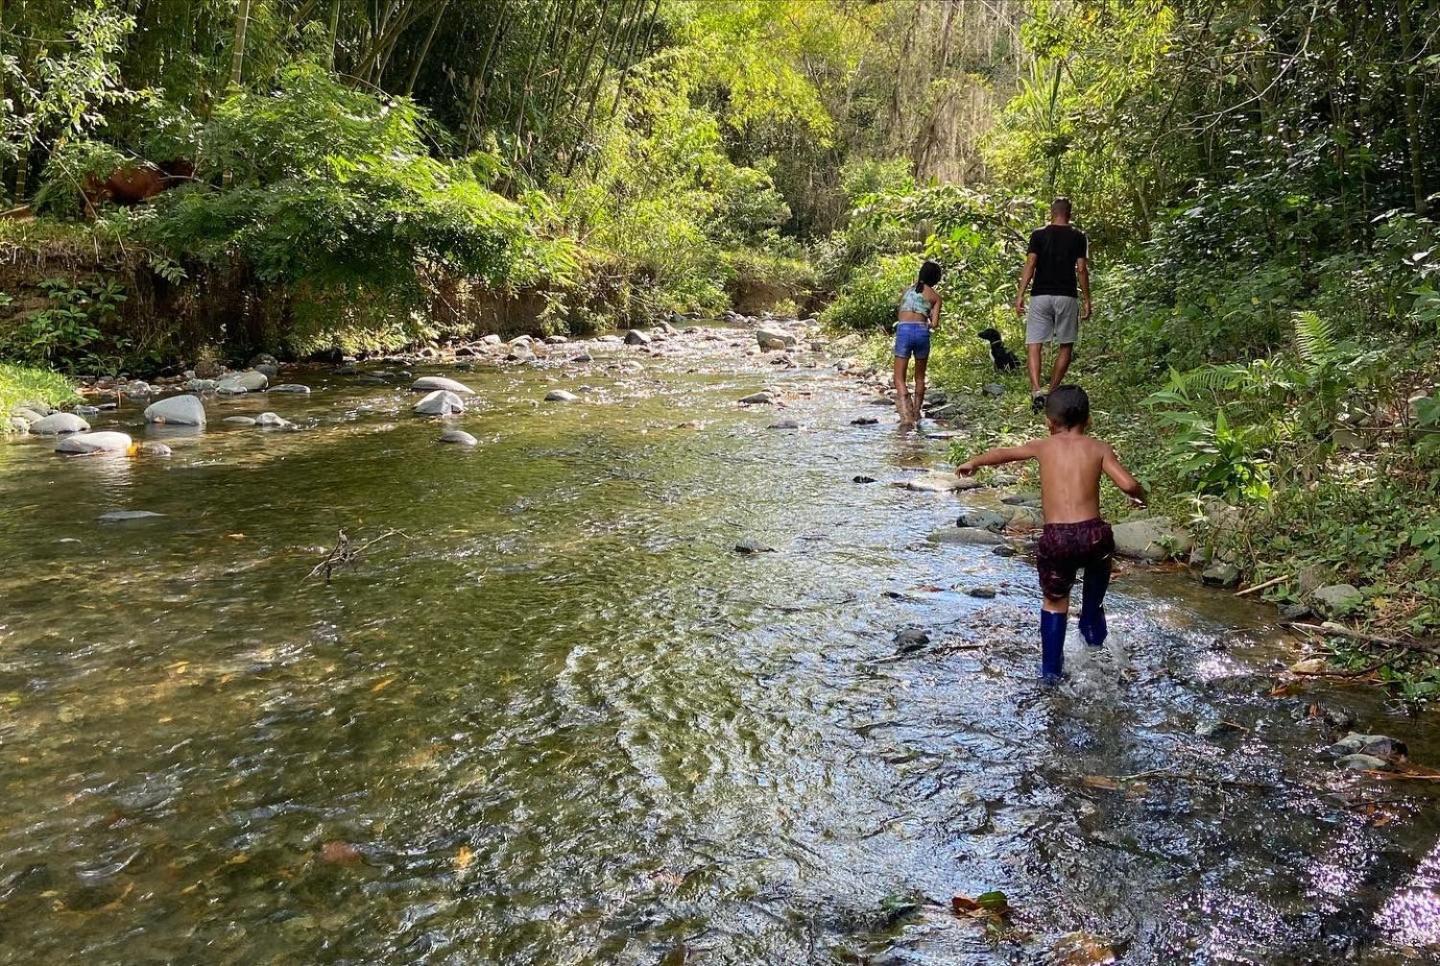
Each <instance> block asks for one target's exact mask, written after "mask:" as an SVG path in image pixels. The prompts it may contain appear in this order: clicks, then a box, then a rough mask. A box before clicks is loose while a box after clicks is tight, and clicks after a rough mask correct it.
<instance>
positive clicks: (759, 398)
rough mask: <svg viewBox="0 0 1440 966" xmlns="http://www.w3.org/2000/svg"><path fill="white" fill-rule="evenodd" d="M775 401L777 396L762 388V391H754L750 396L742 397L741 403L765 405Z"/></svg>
mask: <svg viewBox="0 0 1440 966" xmlns="http://www.w3.org/2000/svg"><path fill="white" fill-rule="evenodd" d="M774 401H775V396H774V395H773V394H772V393H770V392H768V391H765V390H761V391H760V392H752V393H751V394H750V395H748V396H742V397H740V405H742V406H760V405H765V404H766V403H773V402H774Z"/></svg>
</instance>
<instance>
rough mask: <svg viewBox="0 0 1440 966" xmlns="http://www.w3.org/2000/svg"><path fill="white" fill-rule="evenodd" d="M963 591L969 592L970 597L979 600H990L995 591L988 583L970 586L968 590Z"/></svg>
mask: <svg viewBox="0 0 1440 966" xmlns="http://www.w3.org/2000/svg"><path fill="white" fill-rule="evenodd" d="M965 593H967V594H969V595H970V596H971V597H978V598H980V599H981V600H990V599H991V598H993V597H994V596H995V594H996V593H997V591H996V590H995V588H994V587H991V586H989V585H988V584H981V585H980V586H979V587H971V588H970V589H969V590H967V591H965Z"/></svg>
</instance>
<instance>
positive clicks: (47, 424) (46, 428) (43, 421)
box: [30, 413, 90, 436]
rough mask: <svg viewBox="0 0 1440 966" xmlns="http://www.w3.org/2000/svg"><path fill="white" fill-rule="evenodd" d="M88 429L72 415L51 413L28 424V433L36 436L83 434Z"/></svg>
mask: <svg viewBox="0 0 1440 966" xmlns="http://www.w3.org/2000/svg"><path fill="white" fill-rule="evenodd" d="M89 428H90V424H89V423H87V422H85V420H83V419H81V418H80V417H79V416H76V415H75V414H74V413H51V414H50V415H49V416H44V417H42V418H40V419H37V420H35V422H33V423H31V424H30V432H32V433H34V434H35V435H36V436H59V435H61V434H62V433H83V432H85V431H86V430H87V429H89Z"/></svg>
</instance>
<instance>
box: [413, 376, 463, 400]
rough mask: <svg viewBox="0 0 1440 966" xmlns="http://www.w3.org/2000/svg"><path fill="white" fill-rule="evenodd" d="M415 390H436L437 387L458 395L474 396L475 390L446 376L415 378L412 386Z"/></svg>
mask: <svg viewBox="0 0 1440 966" xmlns="http://www.w3.org/2000/svg"><path fill="white" fill-rule="evenodd" d="M410 389H411V390H412V391H413V392H434V391H435V390H436V389H443V390H445V391H446V392H453V393H454V394H455V395H457V396H473V395H475V390H473V389H471V388H470V387H469V386H467V385H465V383H463V382H458V381H457V380H454V379H446V378H445V377H444V376H421V377H420V378H419V379H416V380H415V384H414V385H412V386H411V387H410Z"/></svg>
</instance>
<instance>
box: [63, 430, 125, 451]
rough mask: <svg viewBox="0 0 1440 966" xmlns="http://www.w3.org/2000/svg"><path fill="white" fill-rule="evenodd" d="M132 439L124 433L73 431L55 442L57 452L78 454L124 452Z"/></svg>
mask: <svg viewBox="0 0 1440 966" xmlns="http://www.w3.org/2000/svg"><path fill="white" fill-rule="evenodd" d="M130 444H131V439H130V437H129V436H126V435H125V434H124V433H72V434H71V435H69V436H66V437H65V438H64V439H62V440H60V441H59V442H58V443H56V444H55V452H57V453H69V454H77V455H89V454H91V453H123V452H125V451H126V450H128V449H129V448H130Z"/></svg>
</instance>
